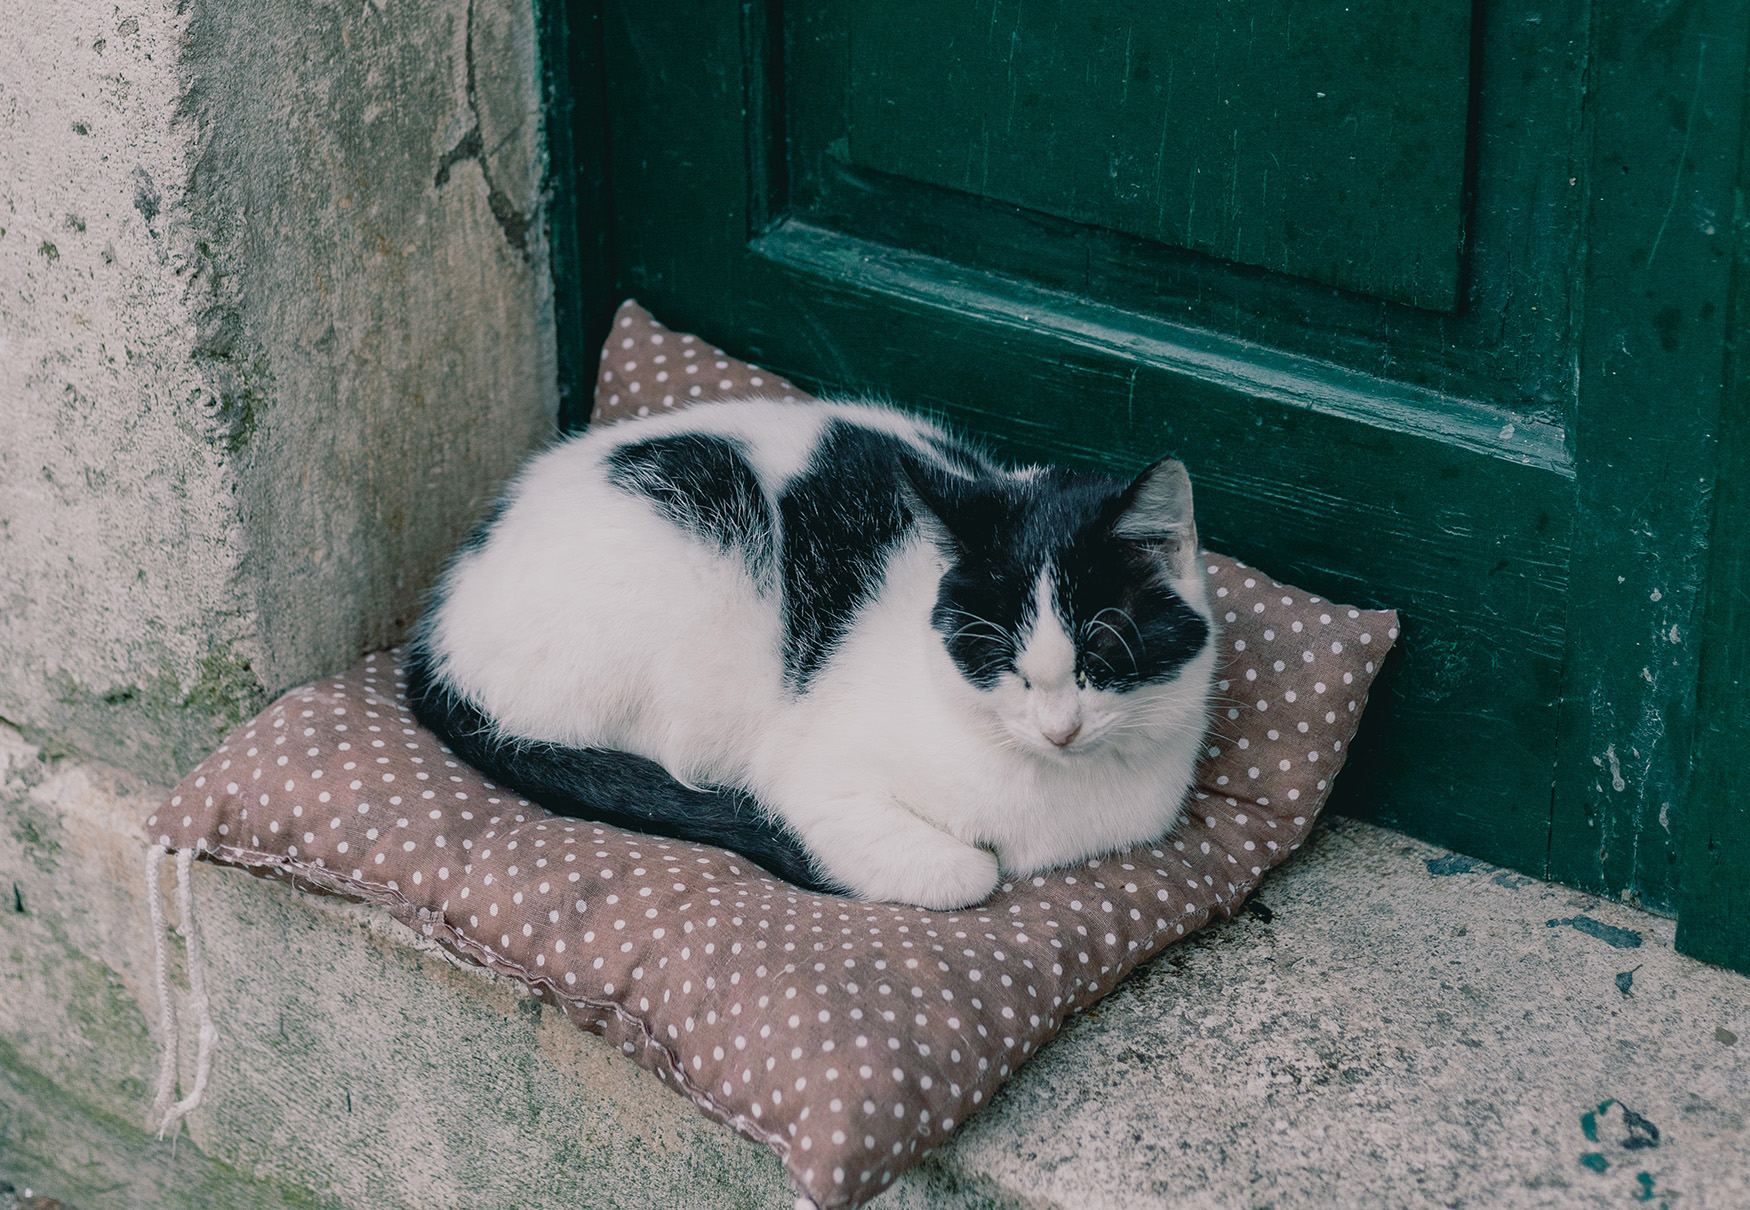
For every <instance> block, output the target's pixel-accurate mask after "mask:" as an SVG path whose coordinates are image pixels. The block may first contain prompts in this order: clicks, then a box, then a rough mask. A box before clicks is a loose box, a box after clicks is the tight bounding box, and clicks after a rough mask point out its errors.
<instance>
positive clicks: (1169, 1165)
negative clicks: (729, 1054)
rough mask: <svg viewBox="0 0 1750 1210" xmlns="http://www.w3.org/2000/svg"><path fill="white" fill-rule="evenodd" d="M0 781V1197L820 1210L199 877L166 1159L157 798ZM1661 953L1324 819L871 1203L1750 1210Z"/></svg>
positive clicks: (30, 754) (497, 994) (699, 1129)
mask: <svg viewBox="0 0 1750 1210" xmlns="http://www.w3.org/2000/svg"><path fill="white" fill-rule="evenodd" d="M0 769H3V770H4V778H3V783H4V784H3V785H0V815H3V816H4V823H5V826H4V827H0V893H3V898H4V900H5V902H4V903H0V909H3V914H4V918H5V926H4V928H3V929H0V1181H4V1182H9V1183H10V1184H12V1185H13V1186H14V1187H15V1188H16V1189H17V1190H19V1191H22V1190H24V1189H25V1188H30V1189H31V1190H32V1191H33V1193H34V1194H35V1195H37V1196H40V1197H48V1198H54V1199H58V1200H60V1201H61V1202H63V1203H65V1204H66V1205H67V1206H68V1207H71V1208H74V1210H102V1208H105V1207H118V1208H119V1207H185V1206H187V1207H197V1206H198V1207H211V1206H219V1205H223V1206H227V1207H230V1206H237V1207H256V1206H260V1207H291V1206H299V1207H359V1208H363V1207H369V1208H370V1210H390V1208H398V1207H409V1208H411V1207H419V1208H421V1210H426V1208H429V1207H448V1206H454V1207H488V1206H509V1205H516V1206H520V1207H529V1208H531V1210H543V1208H546V1207H552V1208H555V1210H557V1208H559V1207H565V1208H567V1210H576V1208H579V1207H602V1208H603V1210H608V1208H613V1210H638V1208H642V1207H650V1208H652V1210H658V1208H660V1210H677V1208H687V1207H699V1208H701V1210H703V1208H710V1210H718V1208H722V1207H759V1208H765V1207H774V1208H777V1207H781V1208H785V1210H788V1208H789V1207H792V1206H794V1205H795V1194H794V1192H793V1191H792V1190H791V1189H790V1188H789V1186H788V1185H787V1183H786V1182H785V1180H784V1177H783V1175H782V1173H781V1172H780V1171H779V1168H778V1164H777V1162H776V1160H775V1159H774V1158H773V1157H772V1156H770V1155H769V1154H767V1153H766V1152H765V1151H764V1150H763V1149H761V1148H758V1147H756V1146H754V1145H752V1144H750V1143H747V1142H745V1141H743V1140H742V1139H740V1138H739V1137H737V1136H736V1135H734V1134H732V1133H730V1132H729V1131H728V1130H726V1129H724V1128H722V1127H719V1126H716V1125H715V1124H713V1123H711V1122H708V1121H706V1120H705V1119H703V1118H702V1117H700V1116H699V1115H698V1114H697V1113H696V1112H695V1111H694V1110H693V1108H692V1107H691V1106H690V1105H689V1104H687V1103H686V1102H684V1101H682V1100H681V1099H680V1098H678V1097H675V1096H674V1095H673V1094H672V1093H670V1092H669V1091H668V1090H667V1089H665V1088H663V1087H662V1086H661V1085H660V1084H659V1083H658V1082H657V1080H656V1079H655V1078H654V1077H653V1076H651V1075H649V1074H648V1073H646V1072H644V1071H642V1070H641V1069H639V1068H637V1067H635V1066H633V1065H632V1064H631V1063H630V1062H628V1061H626V1060H625V1059H624V1058H623V1057H622V1056H620V1055H619V1054H618V1053H617V1052H615V1051H613V1050H612V1049H610V1048H609V1047H607V1046H606V1045H604V1044H603V1043H601V1042H600V1041H599V1040H598V1039H596V1038H595V1037H593V1036H591V1035H587V1034H584V1033H582V1032H580V1031H578V1030H577V1029H575V1028H574V1027H572V1026H571V1025H570V1024H569V1023H568V1022H567V1021H566V1020H565V1019H564V1018H563V1016H562V1015H561V1014H560V1013H559V1012H558V1011H557V1010H556V1009H553V1008H551V1007H550V1006H546V1005H543V1004H542V1003H541V1002H540V1001H539V1000H537V999H534V998H533V997H531V996H529V995H527V994H526V993H525V992H524V991H523V990H522V989H521V988H520V987H519V986H517V985H516V984H514V983H512V982H511V981H508V980H505V979H502V978H499V977H497V976H494V975H491V974H488V973H487V972H484V971H482V970H480V969H478V968H475V967H473V966H470V965H468V964H466V963H463V962H461V961H459V960H458V959H456V958H454V957H453V956H452V955H450V954H448V953H447V952H445V951H444V950H442V949H441V948H439V947H437V946H436V945H434V944H433V943H431V942H429V941H427V940H426V939H424V938H422V937H420V936H418V935H417V934H415V933H413V932H412V931H411V930H408V929H406V928H404V927H402V926H401V925H399V924H396V923H395V922H394V921H392V920H390V919H389V918H388V917H387V916H386V915H384V914H383V913H381V912H379V911H377V910H375V909H369V908H364V907H360V906H358V905H353V904H348V903H344V902H341V901H338V900H333V899H324V898H321V897H317V896H311V895H305V894H301V893H299V892H296V891H293V890H290V889H289V888H287V887H285V886H282V885H279V884H276V883H270V882H267V881H265V880H262V879H258V878H255V877H252V876H250V875H248V874H246V873H243V872H241V871H237V870H229V869H220V868H216V867H213V866H211V865H207V864H205V863H197V866H196V870H197V879H196V895H197V896H198V898H199V902H200V907H201V909H202V912H201V923H202V927H203V929H204V934H203V937H204V941H205V945H206V949H207V960H208V965H209V976H208V977H209V982H210V985H211V988H212V992H213V996H214V1010H215V1015H216V1018H217V1021H218V1024H219V1029H220V1035H221V1041H220V1045H219V1050H218V1058H217V1064H216V1067H215V1070H214V1073H213V1079H212V1084H211V1086H210V1088H209V1091H208V1094H207V1100H206V1104H205V1105H204V1106H203V1107H202V1108H201V1109H200V1110H198V1111H197V1112H196V1113H195V1115H194V1117H193V1118H192V1119H191V1125H190V1136H189V1137H184V1138H182V1139H181V1140H180V1141H179V1142H178V1143H177V1144H176V1145H175V1146H174V1147H173V1146H172V1145H171V1144H170V1143H168V1142H163V1143H161V1142H159V1141H158V1140H156V1139H155V1138H153V1137H152V1136H151V1135H150V1134H149V1133H148V1132H147V1130H146V1128H145V1119H146V1109H147V1103H148V1101H149V1100H150V1096H151V1093H150V1088H151V1085H152V1077H153V1073H154V1070H155V1066H156V1054H157V1044H156V1037H155V1035H156V1030H157V1026H156V1022H157V1020H158V1006H157V1003H156V999H155V996H154V993H153V990H152V980H151V964H150V955H151V949H150V938H149V934H148V929H147V923H146V920H147V914H146V907H145V898H144V896H145V892H144V886H143V882H142V879H141V877H140V870H141V867H142V862H143V855H144V840H143V838H142V836H141V835H140V831H139V821H140V819H141V818H143V816H144V815H145V814H146V812H147V809H148V808H149V807H150V806H151V805H153V803H154V802H155V800H156V798H157V796H158V795H159V794H160V792H161V791H160V790H159V789H158V788H157V787H154V786H150V785H146V784H141V783H140V782H138V781H137V780H135V779H133V778H130V777H129V776H128V775H126V774H125V773H120V772H117V771H114V770H110V769H106V768H104V767H102V766H98V765H94V764H85V763H76V762H71V761H45V760H43V759H42V755H41V754H40V753H39V752H38V751H37V750H35V749H34V748H32V747H30V746H29V745H28V744H25V743H24V742H23V741H22V740H21V739H19V738H18V737H17V734H16V733H15V732H12V731H11V730H10V729H7V728H3V727H0ZM167 910H168V911H169V912H170V913H171V917H172V919H173V920H174V918H175V909H174V905H173V904H170V905H168V906H167ZM1673 931H1674V925H1673V922H1671V921H1669V920H1666V919H1661V918H1658V917H1654V916H1649V915H1647V914H1645V913H1641V912H1638V911H1635V910H1633V909H1631V908H1628V907H1625V906H1623V905H1621V904H1617V903H1611V902H1605V901H1601V900H1599V899H1597V898H1595V897H1592V896H1588V895H1584V894H1582V893H1579V892H1576V891H1573V890H1571V889H1569V888H1566V887H1561V886H1556V885H1553V884H1550V883H1544V882H1540V881H1537V880H1535V879H1531V878H1528V877H1525V876H1524V875H1520V874H1515V873H1512V872H1509V871H1505V870H1498V869H1495V868H1493V867H1489V866H1486V865H1484V864H1482V863H1480V862H1477V861H1474V860H1473V859H1470V858H1466V857H1461V856H1457V855H1454V854H1450V853H1446V852H1444V851H1443V850H1439V849H1436V848H1433V847H1431V846H1428V845H1425V844H1422V843H1420V842H1418V841H1414V840H1410V839H1408V838H1406V837H1404V836H1401V835H1398V834H1396V833H1393V832H1389V831H1386V830H1384V829H1381V828H1376V827H1371V826H1368V825H1365V824H1360V823H1356V822H1353V821H1348V820H1335V821H1332V822H1330V823H1328V824H1326V825H1325V826H1323V827H1321V829H1320V830H1319V832H1318V833H1317V834H1316V836H1315V839H1314V841H1313V842H1312V843H1311V844H1309V845H1308V847H1307V849H1306V850H1305V851H1304V852H1302V853H1301V854H1300V855H1298V857H1297V858H1296V859H1295V860H1293V861H1291V862H1290V863H1289V864H1288V865H1287V866H1286V867H1285V868H1284V869H1282V870H1281V871H1279V872H1277V873H1276V874H1275V875H1274V876H1273V877H1272V878H1271V879H1270V881H1269V882H1267V883H1266V884H1265V886H1264V888H1263V890H1262V891H1261V892H1260V893H1259V895H1258V896H1257V897H1256V898H1255V899H1254V900H1253V902H1252V904H1251V905H1249V907H1248V909H1247V910H1246V911H1245V912H1244V913H1243V914H1242V915H1241V916H1240V917H1238V918H1237V919H1235V920H1232V921H1229V922H1227V923H1226V924H1223V925H1218V926H1215V927H1213V928H1211V929H1208V930H1206V931H1205V932H1204V933H1202V934H1200V935H1199V936H1197V937H1195V938H1193V939H1192V940H1190V941H1188V942H1186V943H1184V944H1181V945H1179V946H1177V947H1175V948H1173V949H1171V950H1169V951H1167V952H1166V953H1165V954H1164V955H1162V956H1161V957H1160V958H1158V959H1156V960H1155V962H1153V963H1152V964H1150V965H1149V966H1148V967H1146V968H1144V969H1143V970H1142V971H1140V972H1139V973H1138V974H1137V975H1136V976H1134V977H1132V978H1131V979H1130V980H1129V981H1128V982H1126V983H1125V984H1124V985H1123V986H1122V987H1120V989H1119V990H1118V991H1117V992H1116V993H1114V994H1113V995H1112V996H1110V997H1109V998H1108V999H1106V1000H1105V1001H1103V1002H1102V1003H1101V1004H1099V1005H1098V1006H1096V1007H1095V1008H1093V1009H1091V1010H1090V1011H1088V1012H1086V1013H1084V1014H1081V1015H1080V1016H1078V1017H1077V1018H1075V1019H1073V1020H1072V1022H1071V1023H1070V1024H1069V1025H1068V1026H1066V1028H1065V1029H1064V1032H1063V1034H1062V1035H1061V1036H1060V1037H1059V1039H1058V1040H1057V1041H1056V1042H1054V1043H1053V1044H1052V1045H1051V1046H1049V1047H1047V1048H1046V1049H1045V1050H1043V1051H1042V1052H1041V1053H1040V1054H1039V1056H1038V1057H1037V1058H1036V1059H1034V1061H1032V1062H1031V1063H1029V1064H1028V1065H1027V1066H1026V1067H1025V1068H1024V1069H1023V1070H1022V1071H1021V1072H1020V1073H1019V1074H1018V1075H1017V1077H1016V1078H1015V1079H1014V1080H1013V1081H1012V1082H1011V1083H1010V1084H1009V1085H1008V1087H1007V1088H1006V1089H1005V1090H1004V1091H1003V1092H1002V1093H1001V1094H1000V1095H999V1096H998V1097H996V1098H995V1099H994V1100H993V1102H992V1103H991V1105H990V1106H989V1107H988V1108H987V1109H986V1110H985V1111H984V1112H982V1113H981V1114H979V1115H978V1116H977V1117H975V1118H973V1119H972V1120H971V1121H970V1122H969V1123H968V1124H967V1126H966V1128H965V1129H964V1130H963V1131H962V1132H961V1135H960V1136H959V1138H958V1139H957V1141H956V1142H955V1143H954V1144H953V1145H952V1146H950V1147H948V1148H946V1149H944V1150H943V1151H942V1152H940V1153H938V1154H937V1155H936V1156H934V1157H932V1159H931V1160H930V1161H929V1162H928V1163H926V1164H925V1165H924V1166H923V1167H921V1168H920V1169H918V1170H916V1171H914V1172H912V1173H910V1174H908V1176H907V1177H906V1178H905V1179H904V1180H902V1181H901V1182H900V1183H899V1184H898V1185H897V1186H895V1187H894V1188H893V1189H891V1190H889V1191H888V1192H887V1193H885V1194H883V1195H882V1196H881V1197H880V1198H878V1199H876V1201H875V1202H873V1203H871V1205H872V1206H874V1207H877V1208H879V1210H901V1208H904V1210H924V1208H926V1207H928V1208H931V1210H973V1208H975V1207H977V1208H980V1210H983V1208H1005V1210H1006V1208H1011V1207H1013V1208H1019V1207H1027V1208H1029V1210H1059V1208H1062V1210H1071V1208H1076V1210H1080V1208H1084V1207H1087V1208H1106V1207H1110V1208H1112V1210H1119V1208H1123V1210H1149V1208H1160V1210H1165V1208H1167V1207H1173V1208H1175V1210H1179V1208H1183V1207H1222V1208H1226V1207H1248V1208H1257V1210H1262V1208H1264V1207H1290V1206H1337V1205H1341V1206H1346V1207H1347V1206H1359V1207H1372V1206H1377V1207H1381V1208H1386V1207H1391V1208H1394V1210H1395V1208H1399V1207H1419V1206H1489V1207H1520V1206H1523V1207H1569V1206H1574V1207H1591V1206H1606V1205H1610V1206H1621V1205H1637V1206H1639V1205H1646V1206H1653V1207H1657V1206H1660V1205H1665V1206H1667V1207H1673V1206H1674V1207H1680V1208H1681V1210H1692V1208H1694V1207H1713V1206H1719V1207H1722V1208H1741V1207H1743V1206H1746V1205H1750V979H1747V978H1745V977H1743V976H1740V975H1734V974H1731V973H1729V972H1726V971H1722V970H1719V969H1716V968H1713V967H1709V966H1706V965H1704V964H1701V963H1698V962H1695V961H1693V960H1691V959H1688V958H1685V957H1683V956H1681V955H1678V954H1677V953H1675V951H1674V950H1673V949H1672V934H1673ZM180 958H181V953H180V946H178V948H177V950H176V955H175V963H176V969H177V972H178V973H177V976H176V979H175V982H176V984H177V993H176V994H178V995H179V996H183V995H186V986H185V985H184V984H183V982H182V980H181V975H180ZM184 1032H185V1033H187V1032H188V1031H184ZM183 1045H184V1053H183V1055H182V1065H183V1072H184V1078H185V1079H187V1078H188V1077H189V1076H190V1075H191V1074H192V1065H193V1054H192V1045H191V1041H190V1040H189V1039H187V1038H185V1039H184V1042H183ZM8 1196H10V1195H8Z"/></svg>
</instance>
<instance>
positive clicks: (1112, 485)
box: [917, 469, 1209, 690]
mask: <svg viewBox="0 0 1750 1210" xmlns="http://www.w3.org/2000/svg"><path fill="white" fill-rule="evenodd" d="M917 486H918V489H919V493H920V494H921V495H922V496H923V497H924V499H925V500H926V502H928V503H929V504H930V506H931V508H932V510H933V511H935V512H936V514H937V515H938V516H939V517H941V518H942V521H943V523H944V524H945V525H946V526H947V527H948V529H949V531H950V532H951V533H952V534H953V535H954V536H955V539H956V545H957V556H958V557H957V559H956V562H955V564H954V566H953V567H952V568H951V569H950V570H949V572H948V574H947V575H945V576H944V577H943V578H942V585H941V589H940V591H939V593H938V595H937V600H936V607H935V610H934V611H933V613H932V615H931V623H932V625H934V627H935V628H936V630H937V631H938V632H939V633H940V634H941V635H942V640H943V643H944V644H945V645H946V646H947V648H948V653H949V655H950V656H952V657H953V659H954V662H955V664H956V665H957V666H958V667H959V668H960V671H961V674H962V675H964V676H965V677H966V678H967V680H969V681H971V682H972V683H973V684H975V685H977V686H979V687H980V688H984V689H988V688H991V687H992V686H994V685H995V684H996V682H997V680H998V678H999V677H1001V676H1002V675H1003V674H1004V673H1006V672H1011V671H1013V670H1014V662H1015V658H1016V657H1017V656H1018V655H1019V653H1020V647H1021V644H1022V641H1023V638H1024V636H1025V634H1026V632H1027V630H1028V629H1029V627H1030V625H1031V623H1032V622H1033V620H1034V619H1033V611H1034V609H1035V607H1036V606H1035V602H1036V599H1037V598H1036V595H1035V594H1036V590H1037V585H1038V582H1039V576H1040V574H1041V573H1042V572H1044V571H1045V570H1047V569H1050V571H1051V573H1052V578H1053V580H1054V582H1055V584H1056V586H1057V591H1056V598H1057V611H1058V614H1059V617H1060V620H1061V621H1062V623H1063V626H1064V629H1065V631H1066V632H1067V633H1068V634H1069V635H1070V636H1071V638H1072V639H1073V640H1074V641H1075V644H1076V661H1077V669H1078V671H1080V672H1083V673H1085V674H1086V675H1087V677H1088V679H1089V680H1090V681H1091V682H1092V683H1093V684H1095V685H1097V686H1099V687H1101V688H1105V689H1112V690H1126V689H1132V688H1135V687H1137V686H1139V685H1143V684H1148V683H1152V682H1158V681H1165V680H1169V679H1171V678H1172V677H1173V676H1174V675H1176V674H1177V673H1178V670H1179V669H1180V668H1182V667H1183V666H1184V665H1185V663H1186V661H1188V660H1190V659H1191V658H1192V657H1193V656H1195V655H1196V654H1197V653H1198V652H1199V651H1201V650H1202V649H1203V646H1204V644H1205V643H1207V642H1208V640H1209V624H1208V623H1207V622H1206V621H1205V620H1204V619H1203V617H1202V616H1201V615H1200V614H1198V613H1197V611H1196V610H1194V609H1192V608H1191V606H1190V605H1188V604H1187V603H1186V602H1185V601H1184V600H1183V599H1182V598H1181V597H1179V595H1178V594H1177V593H1175V592H1173V591H1172V589H1170V588H1168V587H1166V586H1165V585H1164V584H1162V583H1161V582H1160V580H1159V571H1160V569H1159V565H1158V563H1157V562H1156V561H1155V558H1156V557H1155V556H1154V555H1152V554H1151V553H1150V552H1149V551H1148V550H1147V549H1146V548H1145V547H1144V546H1143V545H1142V544H1140V543H1136V542H1131V541H1127V540H1125V539H1123V538H1119V537H1117V536H1116V535H1115V534H1114V533H1113V532H1112V527H1113V524H1114V522H1115V521H1116V520H1117V518H1118V515H1119V511H1120V509H1121V507H1122V503H1123V501H1122V497H1123V493H1124V489H1125V487H1126V486H1127V484H1126V483H1125V481H1124V480H1121V479H1115V478H1112V477H1111V476H1108V475H1098V474H1088V473H1081V472H1076V471H1067V470H1058V469H1051V470H1044V471H1041V472H1040V473H1039V474H1038V475H1036V476H1035V477H1034V478H1032V479H1031V480H1026V481H1020V480H1011V479H1008V478H1006V477H991V478H986V479H983V480H975V481H970V482H969V481H965V480H960V479H957V478H955V477H952V476H948V475H940V474H938V475H934V476H930V475H928V474H925V475H922V476H918V477H917Z"/></svg>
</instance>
